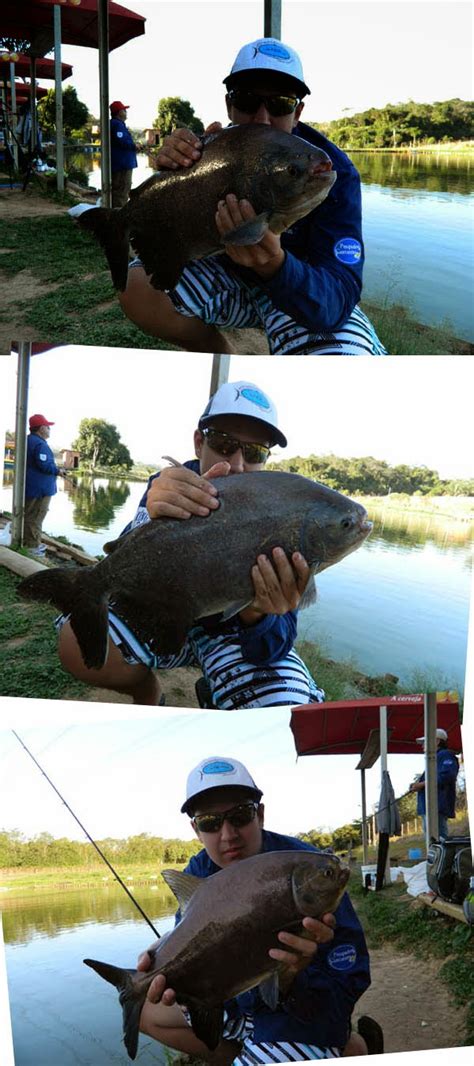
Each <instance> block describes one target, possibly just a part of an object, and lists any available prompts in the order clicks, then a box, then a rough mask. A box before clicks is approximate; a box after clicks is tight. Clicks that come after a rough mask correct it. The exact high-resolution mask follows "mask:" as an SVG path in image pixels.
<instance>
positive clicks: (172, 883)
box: [161, 870, 202, 914]
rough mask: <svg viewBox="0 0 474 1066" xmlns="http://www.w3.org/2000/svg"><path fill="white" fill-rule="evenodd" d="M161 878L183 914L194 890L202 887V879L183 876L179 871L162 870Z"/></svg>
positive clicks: (190, 875) (192, 875)
mask: <svg viewBox="0 0 474 1066" xmlns="http://www.w3.org/2000/svg"><path fill="white" fill-rule="evenodd" d="M161 876H162V878H163V880H164V881H166V884H167V885H168V888H170V889H171V891H172V892H173V893H174V895H175V896H176V899H177V900H178V903H179V906H180V910H181V911H182V913H183V914H184V912H185V910H186V907H187V906H188V903H189V901H190V900H191V899H192V898H193V896H194V893H195V892H196V889H198V888H199V886H200V885H202V877H194V874H184V873H182V872H181V871H180V870H162V871H161Z"/></svg>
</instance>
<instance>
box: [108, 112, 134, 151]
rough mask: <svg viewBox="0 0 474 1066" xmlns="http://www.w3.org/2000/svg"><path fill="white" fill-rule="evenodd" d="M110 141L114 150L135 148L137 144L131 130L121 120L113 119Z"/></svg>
mask: <svg viewBox="0 0 474 1066" xmlns="http://www.w3.org/2000/svg"><path fill="white" fill-rule="evenodd" d="M110 140H111V144H112V146H113V147H114V148H120V149H124V148H132V149H134V148H135V142H134V140H133V137H132V134H131V133H130V130H128V129H127V127H126V125H125V123H124V122H122V121H120V119H112V121H111V123H110Z"/></svg>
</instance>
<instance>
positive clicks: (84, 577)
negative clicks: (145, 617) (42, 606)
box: [18, 567, 109, 670]
mask: <svg viewBox="0 0 474 1066" xmlns="http://www.w3.org/2000/svg"><path fill="white" fill-rule="evenodd" d="M18 592H19V594H20V596H23V597H24V598H25V599H32V600H40V601H42V602H46V603H54V605H55V607H58V609H59V610H60V611H62V612H63V613H64V614H68V615H70V622H71V628H72V631H73V633H74V635H75V637H76V638H77V642H78V644H79V647H80V649H81V655H82V658H83V660H84V663H85V665H86V666H87V667H88V669H89V670H92V669H96V670H100V669H101V667H102V666H104V664H105V661H106V659H107V650H108V632H109V619H108V595H107V593H106V591H105V590H103V589H101V587H100V584H99V582H98V581H97V578H96V577H95V567H91V568H90V571H88V570H82V571H79V572H78V573H74V572H72V571H71V570H68V569H66V567H54V568H51V569H50V570H42V571H39V572H38V573H36V574H31V576H30V577H27V578H25V580H24V581H21V582H20V584H19V586H18Z"/></svg>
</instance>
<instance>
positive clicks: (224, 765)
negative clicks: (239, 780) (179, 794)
mask: <svg viewBox="0 0 474 1066" xmlns="http://www.w3.org/2000/svg"><path fill="white" fill-rule="evenodd" d="M234 772H235V766H234V765H233V763H231V762H208V763H206V765H205V766H203V768H202V773H203V774H233V773H234Z"/></svg>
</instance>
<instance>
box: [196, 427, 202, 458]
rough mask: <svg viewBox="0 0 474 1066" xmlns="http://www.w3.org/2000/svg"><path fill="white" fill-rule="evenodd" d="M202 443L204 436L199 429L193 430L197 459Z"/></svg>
mask: <svg viewBox="0 0 474 1066" xmlns="http://www.w3.org/2000/svg"><path fill="white" fill-rule="evenodd" d="M203 443H204V437H203V435H202V433H201V430H200V429H195V430H194V453H195V455H196V458H197V459H200V458H201V452H202V446H203Z"/></svg>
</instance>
